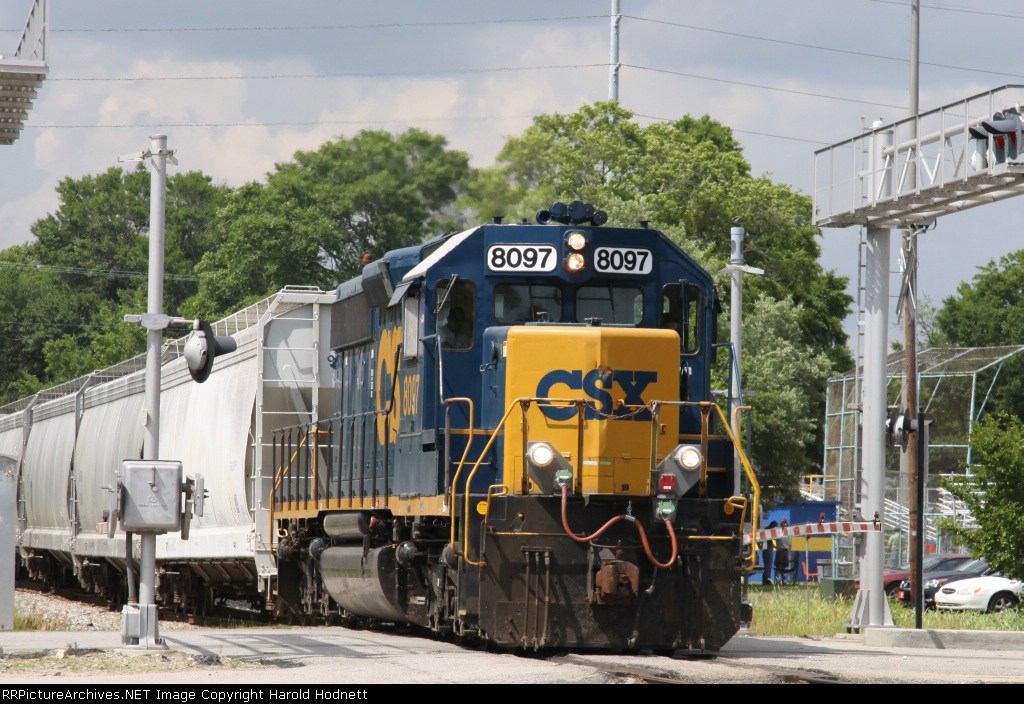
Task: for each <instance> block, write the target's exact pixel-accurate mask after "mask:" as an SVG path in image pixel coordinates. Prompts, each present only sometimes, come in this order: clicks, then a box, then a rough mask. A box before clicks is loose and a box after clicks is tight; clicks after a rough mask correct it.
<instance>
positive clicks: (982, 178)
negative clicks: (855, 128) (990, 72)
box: [814, 85, 1024, 229]
mask: <svg viewBox="0 0 1024 704" xmlns="http://www.w3.org/2000/svg"><path fill="white" fill-rule="evenodd" d="M1022 106H1024V85H1005V86H1001V87H999V88H995V89H992V90H989V91H985V92H984V93H978V94H977V95H972V96H970V97H968V98H964V99H962V100H958V101H956V102H954V103H950V104H948V105H943V106H942V107H940V108H936V109H934V110H930V111H928V112H923V113H920V114H919V115H917V116H915V117H908V118H905V119H902V120H899V121H897V122H893V123H890V124H887V125H881V126H879V127H876V128H874V129H872V130H870V131H867V132H865V133H863V134H861V135H858V136H857V137H853V138H851V139H847V140H844V141H842V142H838V143H837V144H833V145H832V146H830V147H825V148H823V149H819V150H818V151H816V152H815V153H814V224H815V225H817V226H818V227H849V226H852V225H864V226H868V227H872V228H881V229H894V228H904V227H908V226H910V225H914V224H921V223H925V222H928V221H930V220H934V219H935V218H937V217H939V216H942V215H947V214H950V213H955V212H960V211H962V210H967V209H969V208H974V207H976V206H979V205H983V204H985V203H992V202H995V201H999V200H1004V199H1006V198H1011V197H1013V196H1016V195H1019V194H1021V193H1024V158H1021V157H1017V158H1013V157H1012V156H1011V158H1009V159H1006V160H1005V161H1001V160H999V159H996V158H995V153H996V151H997V150H998V149H1000V145H999V144H997V138H996V137H994V136H989V137H988V140H987V144H986V143H985V140H980V144H979V140H977V139H975V138H974V137H972V135H971V133H970V130H971V128H972V127H976V126H977V125H980V124H981V123H982V121H984V120H991V119H992V116H993V114H994V113H995V112H997V111H1002V110H1006V109H1009V108H1018V109H1019V108H1020V107H1022ZM879 135H885V136H886V137H887V138H891V139H892V143H891V146H889V145H888V144H887V146H886V147H885V148H884V149H883V150H882V156H881V159H878V160H876V161H875V162H874V163H872V159H871V155H872V143H873V140H875V139H876V137H877V136H879ZM1010 139H1011V140H1012V139H1014V136H1013V135H1010ZM1016 139H1017V140H1018V141H1019V140H1020V135H1019V134H1018V135H1017V137H1016ZM886 141H887V142H888V139H887V140H886ZM976 149H979V150H980V151H981V152H982V153H983V154H985V155H987V158H986V157H982V158H981V159H978V158H977V157H976V156H974V155H975V150H976ZM980 162H984V163H980ZM915 176H916V178H915Z"/></svg>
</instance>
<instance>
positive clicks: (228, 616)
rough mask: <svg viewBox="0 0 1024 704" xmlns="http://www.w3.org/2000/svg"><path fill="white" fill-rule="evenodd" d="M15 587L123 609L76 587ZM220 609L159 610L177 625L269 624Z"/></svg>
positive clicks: (17, 584)
mask: <svg viewBox="0 0 1024 704" xmlns="http://www.w3.org/2000/svg"><path fill="white" fill-rule="evenodd" d="M15 587H17V588H18V589H26V590H30V591H34V592H39V593H40V594H53V595H55V596H59V597H61V598H64V599H68V600H70V601H78V602H81V603H83V604H90V605H92V606H99V607H102V608H105V609H109V610H110V611H119V610H120V608H121V607H120V605H118V606H116V607H112V606H111V605H110V602H109V601H108V600H107V599H105V598H104V597H102V596H99V595H98V594H90V593H88V592H84V591H82V590H80V589H77V588H75V587H57V588H50V587H47V586H45V585H43V584H42V583H40V582H34V581H32V580H28V579H19V580H17V581H16V582H15ZM218 609H220V610H221V613H220V614H216V615H203V616H197V615H194V614H185V613H181V612H180V611H173V610H170V609H166V608H163V607H161V608H159V617H160V620H161V621H174V622H176V623H190V624H193V625H196V626H213V627H218V626H238V625H241V624H253V625H258V624H265V623H267V622H268V619H267V617H265V616H262V615H260V614H257V613H254V612H250V611H246V610H244V609H234V608H232V607H229V606H221V607H218Z"/></svg>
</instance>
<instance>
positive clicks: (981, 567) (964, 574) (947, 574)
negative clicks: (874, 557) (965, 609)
mask: <svg viewBox="0 0 1024 704" xmlns="http://www.w3.org/2000/svg"><path fill="white" fill-rule="evenodd" d="M992 571H993V570H992V568H991V567H989V566H988V563H987V562H986V561H985V558H983V557H979V558H977V559H976V560H969V561H967V562H965V563H963V564H962V565H960V566H959V567H958V568H956V569H955V570H941V571H931V572H925V573H924V575H922V581H923V582H924V606H925V608H926V609H931V608H934V606H935V592H937V591H938V590H939V589H940V588H941V587H943V586H945V585H946V584H949V583H950V582H958V581H960V580H961V579H970V578H971V577H983V576H985V575H987V574H990V573H991V572H992ZM896 598H897V599H899V600H900V601H901V602H903V603H904V604H905V605H906V606H912V605H913V603H914V600H913V597H912V595H911V591H910V580H909V579H904V580H903V581H902V582H900V587H899V589H897V590H896Z"/></svg>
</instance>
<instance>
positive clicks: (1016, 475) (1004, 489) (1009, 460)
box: [943, 414, 1024, 580]
mask: <svg viewBox="0 0 1024 704" xmlns="http://www.w3.org/2000/svg"><path fill="white" fill-rule="evenodd" d="M971 449H972V452H973V458H974V462H973V465H972V471H973V474H972V475H970V476H967V475H958V476H954V477H950V478H948V479H946V480H945V481H944V482H943V484H944V486H945V488H946V489H948V490H949V491H950V492H951V493H952V494H953V495H954V496H956V497H957V498H958V499H960V500H961V501H963V502H964V504H965V505H966V506H967V508H968V510H970V512H971V514H972V515H973V516H974V520H975V522H976V523H977V529H976V530H967V529H965V528H964V527H963V525H962V524H956V523H952V522H951V521H947V522H946V525H945V526H944V527H946V528H947V529H949V530H950V531H951V532H952V533H953V534H954V535H955V536H956V537H957V538H959V539H960V541H961V542H963V544H964V545H966V546H967V547H969V548H970V549H971V554H972V555H980V556H983V557H984V558H985V559H986V560H988V562H989V564H990V565H992V567H994V568H995V569H996V570H997V571H999V572H1001V573H1002V574H1003V575H1004V576H1006V577H1009V578H1010V579H1018V580H1024V562H1022V561H1021V559H1020V556H1021V555H1024V421H1022V420H1021V419H1020V418H1017V417H1014V416H1008V415H1005V414H998V415H991V416H988V417H987V418H985V419H984V420H982V421H981V422H979V423H977V424H976V425H975V426H974V430H973V432H972V434H971Z"/></svg>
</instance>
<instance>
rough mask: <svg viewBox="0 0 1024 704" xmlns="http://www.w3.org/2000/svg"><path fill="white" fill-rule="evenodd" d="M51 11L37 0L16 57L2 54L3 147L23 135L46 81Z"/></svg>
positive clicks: (0, 125) (0, 119) (43, 1)
mask: <svg viewBox="0 0 1024 704" xmlns="http://www.w3.org/2000/svg"><path fill="white" fill-rule="evenodd" d="M49 33H50V11H49V6H48V4H47V2H46V0H34V2H33V3H32V9H31V10H30V11H29V14H28V21H27V22H26V23H25V31H24V32H22V34H21V40H20V41H19V42H18V48H17V49H16V50H15V52H14V57H13V58H6V57H5V56H4V55H3V54H0V144H13V143H14V141H15V140H16V139H18V137H19V136H20V135H21V130H22V128H23V127H24V126H25V120H27V119H28V113H29V111H30V110H31V109H32V103H33V102H34V101H35V99H36V98H37V97H38V95H39V88H40V87H41V86H42V85H43V81H44V80H45V79H46V74H47V72H48V71H49V68H48V67H47V65H46V45H47V38H48V36H49Z"/></svg>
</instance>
